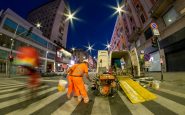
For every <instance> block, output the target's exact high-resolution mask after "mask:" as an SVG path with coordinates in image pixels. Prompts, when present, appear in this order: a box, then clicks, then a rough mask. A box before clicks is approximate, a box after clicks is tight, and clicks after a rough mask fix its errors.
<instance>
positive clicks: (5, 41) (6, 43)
mask: <svg viewBox="0 0 185 115" xmlns="http://www.w3.org/2000/svg"><path fill="white" fill-rule="evenodd" d="M0 41H1V42H0V46H2V47H5V48H11V44H12V41H11V37H9V36H7V35H5V34H2V35H1V36H0Z"/></svg>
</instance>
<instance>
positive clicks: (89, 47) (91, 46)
mask: <svg viewBox="0 0 185 115" xmlns="http://www.w3.org/2000/svg"><path fill="white" fill-rule="evenodd" d="M93 46H94V45H90V44H88V46H85V47H86V48H87V51H89V52H90V53H91V51H92V50H94V49H93Z"/></svg>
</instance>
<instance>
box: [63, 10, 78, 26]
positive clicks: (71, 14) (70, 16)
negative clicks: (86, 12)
mask: <svg viewBox="0 0 185 115" xmlns="http://www.w3.org/2000/svg"><path fill="white" fill-rule="evenodd" d="M78 11H79V9H77V10H76V11H74V12H73V13H72V12H71V11H70V9H69V10H68V14H64V16H66V17H67V18H66V20H65V21H68V20H70V22H71V23H73V20H80V19H79V18H77V17H75V14H76V13H77V12H78Z"/></svg>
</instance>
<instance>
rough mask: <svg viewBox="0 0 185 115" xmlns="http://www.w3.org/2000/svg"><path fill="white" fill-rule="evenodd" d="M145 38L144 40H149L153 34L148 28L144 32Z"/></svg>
mask: <svg viewBox="0 0 185 115" xmlns="http://www.w3.org/2000/svg"><path fill="white" fill-rule="evenodd" d="M144 35H145V38H146V40H148V39H150V38H151V37H152V36H153V32H152V29H151V28H148V29H147V30H146V31H145V32H144Z"/></svg>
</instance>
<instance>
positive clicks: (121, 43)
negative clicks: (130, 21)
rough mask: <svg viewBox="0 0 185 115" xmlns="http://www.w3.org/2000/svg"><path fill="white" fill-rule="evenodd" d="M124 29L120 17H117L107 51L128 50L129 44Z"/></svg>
mask: <svg viewBox="0 0 185 115" xmlns="http://www.w3.org/2000/svg"><path fill="white" fill-rule="evenodd" d="M124 28H125V26H124V24H123V20H122V15H119V16H118V17H117V20H116V23H115V26H114V30H113V33H112V38H111V42H110V49H109V50H111V51H114V50H123V49H128V48H129V42H128V38H127V36H126V33H125V31H124Z"/></svg>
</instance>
